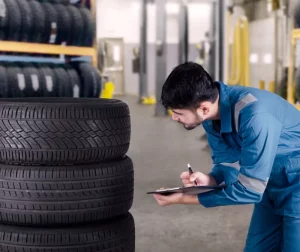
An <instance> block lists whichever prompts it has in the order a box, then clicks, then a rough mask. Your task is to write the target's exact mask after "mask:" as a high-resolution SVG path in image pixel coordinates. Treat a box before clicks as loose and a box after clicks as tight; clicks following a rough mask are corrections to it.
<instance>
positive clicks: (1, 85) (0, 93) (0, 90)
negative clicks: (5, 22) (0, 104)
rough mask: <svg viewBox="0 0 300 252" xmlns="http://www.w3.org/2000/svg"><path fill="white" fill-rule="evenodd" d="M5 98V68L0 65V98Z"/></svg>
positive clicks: (6, 94) (6, 88)
mask: <svg viewBox="0 0 300 252" xmlns="http://www.w3.org/2000/svg"><path fill="white" fill-rule="evenodd" d="M0 1H1V0H0ZM6 97H8V80H7V72H6V67H5V66H4V65H0V98H6Z"/></svg>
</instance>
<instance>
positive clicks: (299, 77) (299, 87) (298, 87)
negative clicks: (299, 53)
mask: <svg viewBox="0 0 300 252" xmlns="http://www.w3.org/2000/svg"><path fill="white" fill-rule="evenodd" d="M295 98H296V100H297V101H299V102H300V67H298V68H297V70H296V80H295Z"/></svg>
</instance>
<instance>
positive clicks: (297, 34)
mask: <svg viewBox="0 0 300 252" xmlns="http://www.w3.org/2000/svg"><path fill="white" fill-rule="evenodd" d="M298 39H300V29H293V30H292V33H291V48H290V61H289V70H288V85H287V101H288V102H290V103H292V104H294V106H295V107H296V108H298V109H299V110H300V104H295V78H294V69H295V53H296V41H297V40H298Z"/></svg>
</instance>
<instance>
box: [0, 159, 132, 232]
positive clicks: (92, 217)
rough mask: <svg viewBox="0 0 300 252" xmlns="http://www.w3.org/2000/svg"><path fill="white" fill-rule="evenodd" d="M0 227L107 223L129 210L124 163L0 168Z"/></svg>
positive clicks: (128, 176)
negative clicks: (103, 221)
mask: <svg viewBox="0 0 300 252" xmlns="http://www.w3.org/2000/svg"><path fill="white" fill-rule="evenodd" d="M0 178H1V181H0V206H1V211H0V223H5V224H15V225H37V226H44V225H47V226H49V225H51V226H53V225H69V224H83V223H90V222H93V221H98V220H106V219H112V218H115V217H117V216H120V215H123V214H126V213H127V212H128V210H129V209H130V208H131V206H132V202H133V187H134V180H133V179H134V171H133V164H132V161H131V159H130V158H128V157H125V158H124V159H122V160H118V161H111V162H102V163H99V164H91V165H86V164H84V165H81V166H80V165H78V166H52V167H45V166H12V165H1V166H0Z"/></svg>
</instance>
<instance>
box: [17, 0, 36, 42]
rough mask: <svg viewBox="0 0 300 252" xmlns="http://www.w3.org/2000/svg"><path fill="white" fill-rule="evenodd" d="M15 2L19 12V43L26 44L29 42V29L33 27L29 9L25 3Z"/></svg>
mask: <svg viewBox="0 0 300 252" xmlns="http://www.w3.org/2000/svg"><path fill="white" fill-rule="evenodd" d="M16 2H17V4H18V6H19V9H20V11H21V31H20V38H19V39H20V41H24V42H28V41H30V34H31V27H32V25H33V23H32V13H31V8H30V5H29V4H28V2H27V1H24V0H17V1H16Z"/></svg>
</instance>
